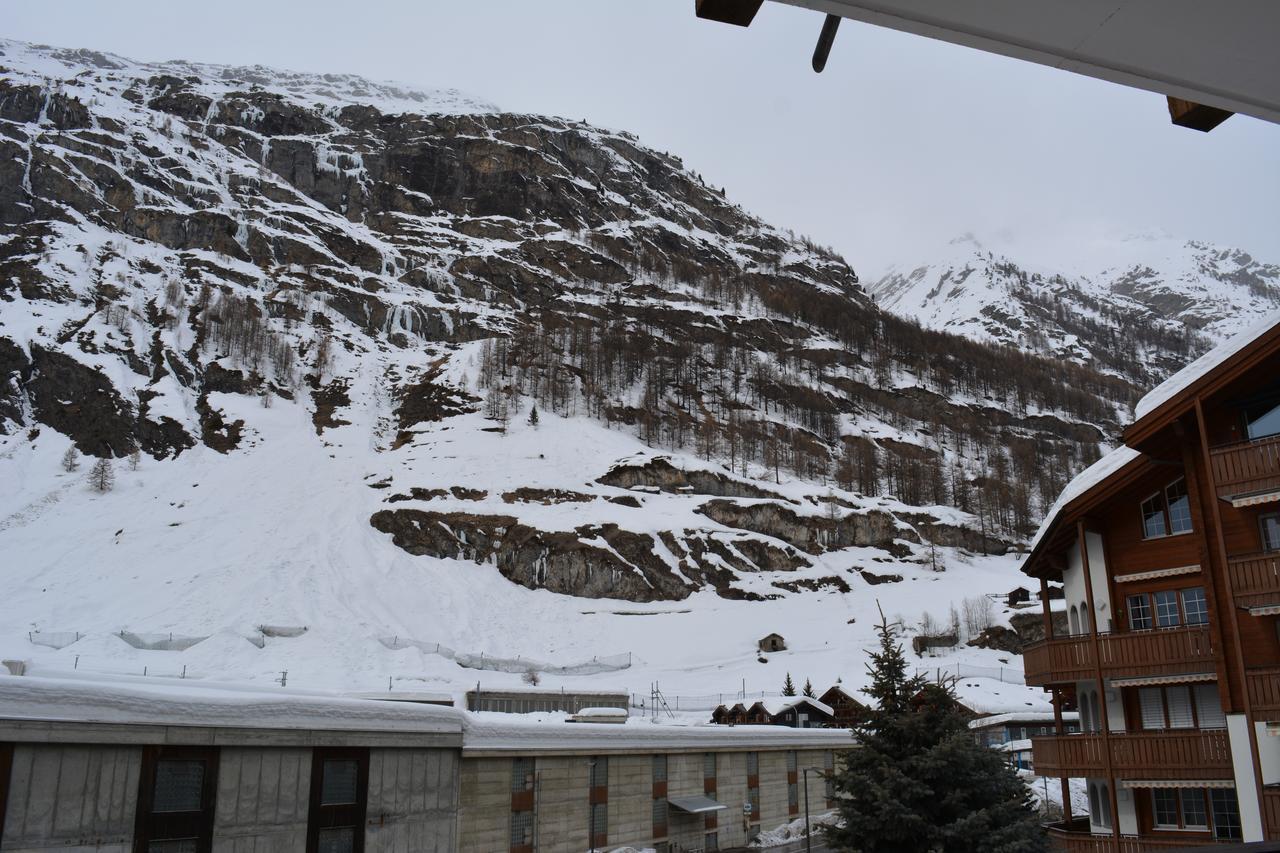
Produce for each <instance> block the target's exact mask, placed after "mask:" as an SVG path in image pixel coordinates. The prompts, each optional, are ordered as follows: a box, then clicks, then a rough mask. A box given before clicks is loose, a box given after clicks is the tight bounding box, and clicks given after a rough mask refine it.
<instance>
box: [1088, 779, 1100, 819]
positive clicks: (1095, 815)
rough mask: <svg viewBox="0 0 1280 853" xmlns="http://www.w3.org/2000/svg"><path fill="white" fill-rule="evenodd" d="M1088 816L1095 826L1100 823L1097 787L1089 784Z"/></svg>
mask: <svg viewBox="0 0 1280 853" xmlns="http://www.w3.org/2000/svg"><path fill="white" fill-rule="evenodd" d="M1089 814H1090V815H1091V816H1092V821H1093V823H1095V824H1100V823H1101V822H1102V810H1101V809H1100V808H1098V786H1097V785H1096V784H1092V783H1090V785H1089Z"/></svg>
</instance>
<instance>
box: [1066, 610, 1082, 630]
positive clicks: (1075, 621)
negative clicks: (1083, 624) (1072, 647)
mask: <svg viewBox="0 0 1280 853" xmlns="http://www.w3.org/2000/svg"><path fill="white" fill-rule="evenodd" d="M1068 618H1069V619H1070V621H1071V633H1072V634H1079V633H1080V611H1078V610H1076V606H1075V605H1074V604H1073V605H1071V615H1070V617H1068Z"/></svg>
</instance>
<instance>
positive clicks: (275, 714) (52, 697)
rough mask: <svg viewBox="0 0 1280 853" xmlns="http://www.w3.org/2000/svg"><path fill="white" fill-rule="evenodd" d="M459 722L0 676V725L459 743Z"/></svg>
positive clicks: (352, 705) (392, 707)
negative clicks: (356, 735) (362, 735)
mask: <svg viewBox="0 0 1280 853" xmlns="http://www.w3.org/2000/svg"><path fill="white" fill-rule="evenodd" d="M462 717H463V715H462V714H461V713H460V712H458V711H455V710H453V709H451V708H443V707H440V706H436V705H422V704H415V703H408V702H379V701H375V700H372V699H351V698H345V697H340V696H330V695H326V694H315V693H306V692H300V691H290V690H285V689H281V690H278V691H276V690H265V689H263V688H261V687H242V686H238V685H222V684H209V683H207V682H190V681H183V682H177V683H175V682H174V681H172V680H169V681H165V682H162V683H156V684H154V685H153V684H138V683H131V682H123V681H113V682H103V681H92V680H79V679H52V678H37V677H31V676H0V721H5V720H8V721H25V722H41V723H76V724H81V725H85V724H88V725H94V724H98V725H102V724H106V725H132V726H168V727H171V726H187V727H213V728H235V729H274V730H306V731H309V732H311V731H324V732H391V733H395V734H398V735H413V734H453V735H459V734H461V732H462Z"/></svg>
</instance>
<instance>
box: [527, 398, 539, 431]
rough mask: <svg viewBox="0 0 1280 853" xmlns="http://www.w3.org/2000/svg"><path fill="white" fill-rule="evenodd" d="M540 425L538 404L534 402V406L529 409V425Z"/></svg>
mask: <svg viewBox="0 0 1280 853" xmlns="http://www.w3.org/2000/svg"><path fill="white" fill-rule="evenodd" d="M537 425H538V404H537V403H534V404H533V408H532V409H530V410H529V426H531V427H536V426H537Z"/></svg>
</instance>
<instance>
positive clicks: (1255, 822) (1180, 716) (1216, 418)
mask: <svg viewBox="0 0 1280 853" xmlns="http://www.w3.org/2000/svg"><path fill="white" fill-rule="evenodd" d="M1136 417H1137V420H1135V421H1134V423H1133V424H1131V425H1130V426H1129V428H1128V429H1127V430H1125V432H1124V435H1123V441H1124V446H1123V447H1121V448H1119V449H1118V450H1116V451H1114V452H1112V453H1110V454H1109V455H1107V456H1105V457H1103V458H1102V459H1101V460H1100V461H1099V462H1097V463H1096V464H1095V465H1093V466H1092V467H1091V468H1089V469H1088V470H1087V471H1085V472H1084V473H1083V474H1081V475H1080V476H1079V477H1077V478H1076V479H1075V480H1073V481H1072V482H1071V483H1070V484H1069V485H1068V486H1067V488H1066V489H1065V490H1064V492H1063V494H1062V495H1061V496H1060V497H1059V499H1058V501H1057V503H1056V504H1055V505H1054V507H1052V508H1051V509H1050V511H1049V513H1048V515H1047V517H1046V519H1045V521H1044V524H1043V525H1042V526H1041V528H1040V531H1039V532H1038V533H1037V535H1036V538H1035V540H1034V541H1033V543H1032V549H1031V552H1030V554H1029V555H1028V557H1027V559H1026V561H1025V563H1024V565H1023V571H1024V572H1025V573H1027V574H1028V575H1031V576H1032V577H1035V578H1038V579H1039V581H1040V584H1041V600H1042V601H1043V602H1044V624H1045V628H1046V636H1047V639H1045V640H1044V641H1042V642H1039V643H1036V644H1034V645H1032V646H1029V647H1027V648H1026V650H1025V654H1024V662H1025V667H1026V679H1027V683H1028V684H1031V685H1039V686H1043V687H1044V688H1045V689H1046V690H1047V691H1048V692H1050V693H1051V694H1052V699H1053V702H1054V707H1055V710H1056V712H1057V720H1056V726H1055V732H1056V733H1055V734H1053V735H1049V736H1041V737H1035V738H1033V739H1032V743H1033V752H1034V761H1035V767H1036V772H1037V773H1040V774H1043V775H1046V776H1052V777H1058V778H1060V779H1061V780H1062V785H1063V787H1064V792H1065V788H1066V786H1067V780H1068V779H1073V778H1074V779H1085V780H1086V782H1087V789H1088V796H1089V804H1090V814H1089V815H1087V816H1086V815H1072V814H1070V812H1068V813H1067V814H1066V815H1065V820H1064V821H1063V822H1062V823H1060V824H1056V825H1054V826H1053V827H1051V828H1050V833H1051V834H1052V836H1053V837H1054V839H1055V844H1056V845H1057V847H1058V849H1060V850H1065V851H1068V853H1085V851H1088V853H1093V851H1099V853H1100V852H1101V851H1117V852H1118V853H1139V851H1159V850H1174V849H1182V848H1185V847H1190V846H1195V845H1205V844H1213V843H1215V842H1225V841H1262V840H1268V839H1270V840H1280V625H1278V619H1280V313H1277V314H1273V315H1272V316H1271V317H1270V318H1269V319H1268V320H1267V321H1265V322H1263V323H1260V324H1258V325H1256V326H1255V327H1253V328H1251V329H1248V330H1246V331H1245V332H1242V333H1241V334H1240V335H1239V336H1237V337H1236V338H1234V339H1233V340H1231V341H1229V342H1227V343H1226V344H1223V345H1222V346H1220V347H1218V348H1216V349H1215V350H1213V351H1212V352H1210V353H1208V354H1207V355H1205V356H1204V357H1203V358H1201V359H1199V360H1198V361H1196V362H1195V363H1193V364H1191V365H1190V366H1188V367H1187V368H1186V369H1185V370H1183V371H1181V372H1180V373H1178V374H1177V375H1175V376H1174V377H1172V378H1171V379H1170V380H1169V381H1167V382H1165V383H1164V384H1163V385H1161V386H1160V387H1158V388H1157V389H1155V390H1154V391H1152V392H1151V393H1150V394H1148V395H1147V396H1146V397H1145V398H1144V399H1143V400H1142V401H1141V402H1140V403H1139V404H1138V407H1137V410H1136ZM1051 583H1052V584H1055V585H1056V584H1061V585H1062V587H1063V589H1064V590H1065V601H1064V602H1062V604H1058V605H1057V606H1058V607H1059V608H1060V607H1062V606H1063V604H1065V606H1066V610H1067V626H1068V627H1067V631H1066V632H1065V633H1064V632H1062V631H1059V632H1057V634H1056V635H1055V633H1054V631H1053V630H1052V627H1051V626H1052V624H1053V620H1052V618H1051V614H1050V603H1049V602H1050V599H1051V596H1050V595H1049V590H1050V587H1049V584H1051ZM1067 708H1078V710H1079V719H1080V728H1081V731H1080V732H1079V733H1077V734H1070V733H1067V732H1066V731H1064V726H1063V715H1062V711H1063V710H1064V709H1067ZM1064 799H1067V801H1068V802H1069V798H1064Z"/></svg>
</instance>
